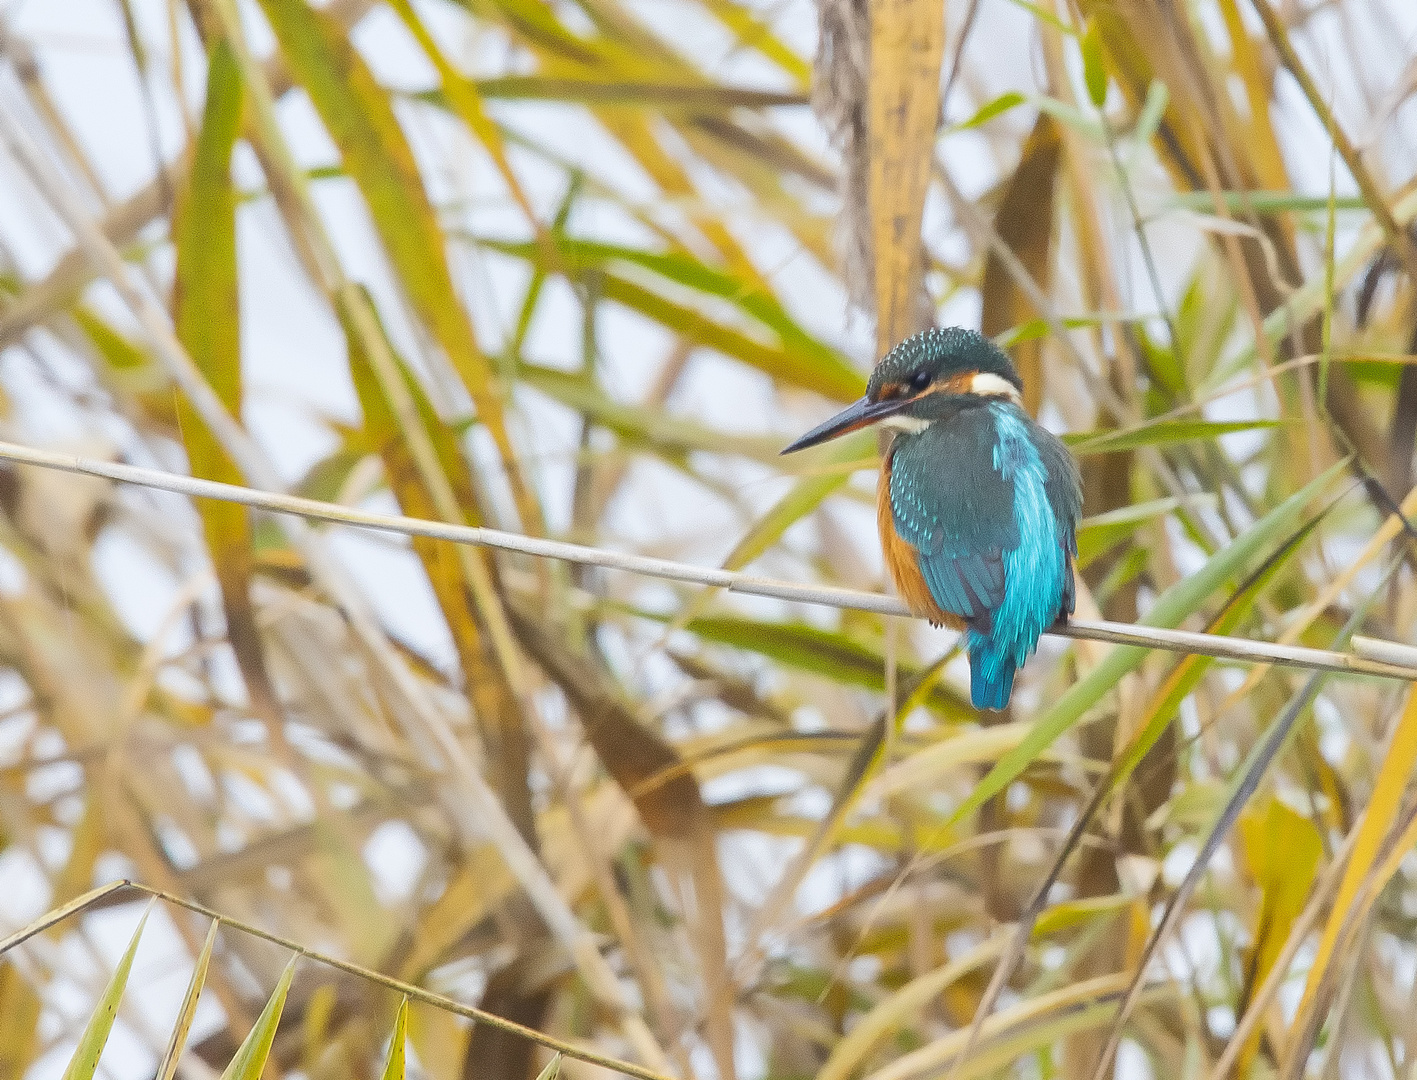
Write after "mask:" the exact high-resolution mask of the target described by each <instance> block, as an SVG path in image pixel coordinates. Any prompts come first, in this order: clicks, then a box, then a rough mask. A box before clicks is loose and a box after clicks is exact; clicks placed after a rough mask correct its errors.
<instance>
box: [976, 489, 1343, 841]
mask: <svg viewBox="0 0 1417 1080" xmlns="http://www.w3.org/2000/svg"><path fill="white" fill-rule="evenodd" d="M1345 465H1346V463H1344V462H1340V463H1339V464H1337V465H1334V466H1332V467H1331V468H1329V469H1328V470H1327V471H1325V472H1324V473H1323V474H1322V475H1320V476H1318V477H1317V478H1315V479H1314V480H1312V481H1311V482H1310V483H1309V484H1308V485H1306V486H1305V487H1304V488H1302V489H1301V490H1299V491H1297V492H1295V493H1294V494H1293V495H1291V496H1289V498H1287V499H1286V500H1284V502H1282V503H1281V504H1280V505H1279V506H1277V507H1275V508H1274V509H1273V510H1271V511H1270V512H1269V513H1268V514H1266V515H1265V516H1264V517H1263V518H1261V519H1260V520H1259V521H1257V522H1255V523H1254V525H1252V526H1251V527H1250V528H1249V529H1247V530H1246V531H1245V532H1244V533H1242V534H1241V535H1240V536H1237V537H1236V538H1235V539H1234V540H1233V541H1232V542H1231V543H1230V544H1229V546H1227V547H1225V548H1222V549H1221V550H1220V551H1218V552H1216V553H1215V554H1214V555H1212V556H1211V557H1210V559H1209V560H1208V561H1207V562H1206V564H1205V566H1203V567H1202V568H1201V569H1200V571H1199V572H1197V573H1195V574H1192V575H1191V576H1190V577H1188V578H1185V579H1184V580H1182V581H1180V582H1178V583H1177V584H1175V585H1173V586H1172V587H1171V588H1170V589H1168V590H1167V591H1166V592H1165V593H1163V594H1162V595H1161V596H1160V597H1158V598H1157V600H1156V603H1155V604H1153V605H1152V608H1151V610H1150V611H1149V612H1147V615H1146V617H1145V619H1143V620H1142V623H1143V625H1148V626H1165V627H1172V626H1176V625H1177V624H1178V623H1179V622H1180V621H1181V620H1182V619H1184V618H1185V617H1186V616H1187V615H1189V614H1190V613H1191V612H1193V611H1195V610H1196V609H1197V608H1198V607H1199V606H1200V605H1201V604H1203V603H1204V602H1205V601H1206V600H1207V599H1208V598H1209V597H1210V595H1211V594H1212V593H1213V592H1214V591H1215V590H1216V589H1217V588H1219V587H1220V586H1221V585H1222V584H1223V583H1224V582H1225V581H1226V580H1228V579H1229V578H1231V577H1233V576H1235V575H1236V574H1238V573H1241V572H1243V569H1244V566H1245V564H1246V563H1247V562H1249V561H1250V560H1251V559H1253V558H1254V557H1255V556H1256V555H1257V554H1258V553H1259V551H1260V550H1261V549H1262V548H1263V547H1264V546H1265V545H1267V544H1272V543H1274V541H1275V540H1276V539H1278V538H1280V537H1283V536H1284V535H1285V534H1286V533H1288V532H1289V531H1291V530H1292V529H1293V526H1294V521H1295V519H1296V518H1297V517H1298V516H1299V515H1300V514H1301V513H1302V512H1303V511H1304V508H1305V507H1306V506H1308V505H1309V504H1310V503H1311V502H1312V501H1313V500H1314V499H1315V498H1316V497H1317V496H1318V495H1319V494H1321V493H1322V492H1323V491H1324V490H1325V489H1326V488H1327V487H1328V486H1329V485H1330V484H1332V483H1333V481H1334V479H1335V478H1336V477H1337V476H1338V475H1339V473H1340V472H1341V471H1342V469H1343V468H1344V467H1345ZM1146 654H1147V650H1146V649H1143V648H1141V647H1139V646H1133V645H1123V646H1118V647H1117V648H1114V649H1113V650H1112V651H1111V652H1110V653H1108V654H1107V657H1106V658H1105V659H1104V660H1103V661H1102V662H1101V663H1100V664H1098V665H1097V666H1096V667H1094V668H1093V669H1092V670H1091V671H1090V672H1088V673H1087V675H1085V676H1084V677H1083V678H1082V679H1080V680H1079V681H1078V682H1076V683H1074V684H1073V685H1072V687H1071V688H1069V690H1068V692H1067V693H1065V694H1064V695H1063V696H1062V698H1060V699H1059V700H1058V702H1057V703H1056V704H1054V705H1053V707H1052V708H1051V709H1049V710H1047V711H1046V712H1045V713H1044V714H1043V715H1042V716H1041V717H1039V718H1038V720H1037V721H1036V722H1035V723H1034V726H1033V731H1032V732H1031V733H1030V735H1029V737H1028V738H1027V739H1025V740H1024V742H1023V743H1021V744H1020V745H1019V747H1018V748H1017V749H1016V750H1013V751H1011V752H1010V753H1008V754H1006V755H1005V756H1004V757H1003V758H1001V759H1000V761H999V763H998V764H997V765H995V766H994V768H993V769H992V770H990V772H989V775H987V776H986V777H984V779H983V780H982V781H980V783H979V786H978V787H976V788H975V789H974V790H973V791H972V792H970V794H969V797H968V798H967V799H965V801H964V802H963V803H961V804H960V807H959V809H958V810H956V811H955V814H954V817H953V819H952V820H955V821H958V820H959V819H960V818H963V817H964V816H966V815H967V814H970V813H972V812H973V811H974V810H976V809H978V808H979V807H980V806H981V805H983V803H984V802H986V801H987V800H988V799H990V798H991V797H993V796H994V795H997V794H998V793H999V792H1000V791H1002V790H1003V789H1004V788H1005V787H1007V786H1008V785H1009V784H1010V783H1011V782H1012V781H1013V780H1014V779H1015V778H1016V777H1017V776H1018V775H1019V774H1020V773H1021V772H1023V770H1024V769H1025V768H1027V767H1028V763H1029V762H1030V761H1031V760H1033V758H1034V756H1035V755H1037V754H1038V753H1039V751H1041V750H1043V748H1044V747H1046V746H1049V745H1050V744H1051V743H1052V742H1053V740H1054V739H1056V738H1057V737H1058V736H1059V735H1061V734H1062V733H1063V732H1064V731H1066V730H1067V729H1068V728H1070V727H1071V726H1072V725H1073V724H1074V723H1076V722H1077V721H1078V719H1079V718H1080V717H1081V716H1082V715H1083V713H1085V712H1086V711H1087V710H1088V709H1090V708H1092V706H1093V705H1095V704H1096V703H1097V702H1098V700H1100V699H1101V698H1102V696H1103V695H1105V694H1106V693H1107V692H1108V691H1109V690H1111V689H1112V688H1113V687H1115V686H1116V685H1117V682H1118V681H1119V680H1120V679H1121V678H1122V676H1123V675H1125V674H1127V673H1128V672H1130V671H1131V670H1133V669H1134V668H1135V667H1137V665H1139V664H1140V663H1141V662H1142V660H1144V659H1145V658H1146Z"/></svg>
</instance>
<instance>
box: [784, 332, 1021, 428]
mask: <svg viewBox="0 0 1417 1080" xmlns="http://www.w3.org/2000/svg"><path fill="white" fill-rule="evenodd" d="M1022 390H1023V382H1022V381H1021V380H1020V379H1019V377H1018V372H1017V371H1016V370H1015V369H1014V365H1013V361H1012V360H1010V359H1009V357H1008V354H1007V353H1005V352H1004V350H1003V349H1001V348H999V347H998V346H997V345H995V344H994V343H993V342H992V341H990V340H989V339H988V338H987V337H985V336H984V335H983V334H980V333H977V332H976V331H974V330H963V329H961V328H959V327H955V326H951V327H946V328H945V329H943V330H924V331H922V332H920V333H918V334H913V335H911V336H910V337H908V338H906V339H905V340H904V341H902V342H901V343H900V344H899V345H897V346H896V347H895V348H894V349H892V350H891V351H890V352H888V353H886V355H885V356H883V357H882V358H881V362H880V363H879V364H877V365H876V370H875V371H873V372H872V373H871V380H870V382H868V383H867V384H866V396H865V397H863V398H862V399H861V400H860V401H857V402H855V403H854V404H852V405H850V406H848V407H847V408H845V409H843V410H842V411H841V412H839V413H837V414H836V415H835V416H833V417H832V418H831V419H830V420H828V421H827V422H826V423H824V424H821V425H819V426H817V427H815V428H813V429H812V430H811V431H809V432H807V434H805V435H803V436H802V437H801V438H800V439H798V440H797V441H796V442H794V443H793V444H792V445H791V446H789V447H787V449H785V450H783V453H784V454H790V453H793V452H794V451H797V450H805V449H807V447H809V446H816V445H818V444H819V443H824V442H826V441H827V440H828V439H835V438H837V437H838V436H841V435H845V434H847V432H851V431H856V430H858V429H860V428H863V427H867V426H868V425H871V424H886V425H888V426H890V427H896V428H900V429H902V430H905V431H920V430H923V429H924V428H925V427H926V426H928V425H929V424H930V423H931V422H933V421H935V420H939V419H941V418H942V417H944V416H946V415H948V414H949V412H950V411H951V410H952V409H956V408H958V407H959V406H960V405H961V404H963V403H964V402H963V400H962V399H968V398H974V399H979V398H1005V399H1007V400H1009V401H1012V402H1014V403H1016V404H1017V403H1018V402H1019V401H1021V399H1022Z"/></svg>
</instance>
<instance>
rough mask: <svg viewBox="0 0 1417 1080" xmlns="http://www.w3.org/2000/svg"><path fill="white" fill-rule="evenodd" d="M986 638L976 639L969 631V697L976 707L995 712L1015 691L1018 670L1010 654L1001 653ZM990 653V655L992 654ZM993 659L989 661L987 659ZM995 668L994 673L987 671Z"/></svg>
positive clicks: (1006, 702) (1002, 706) (1002, 707)
mask: <svg viewBox="0 0 1417 1080" xmlns="http://www.w3.org/2000/svg"><path fill="white" fill-rule="evenodd" d="M987 640H988V639H978V640H976V635H973V634H971V635H970V642H969V699H970V700H971V701H972V702H974V707H975V708H976V709H993V710H995V711H996V712H997V711H999V710H1001V709H1004V708H1006V707H1007V706H1008V704H1009V698H1010V697H1012V696H1013V692H1014V672H1015V671H1016V670H1018V668H1017V665H1015V664H1014V662H1013V658H1012V657H1008V656H1000V655H998V653H997V652H994V650H993V649H991V648H990V647H989V644H992V643H989V644H986V642H987ZM991 654H992V655H991ZM989 661H992V663H988V662H989ZM986 666H987V667H992V668H993V669H994V671H993V674H992V675H991V674H989V673H988V672H987V671H986Z"/></svg>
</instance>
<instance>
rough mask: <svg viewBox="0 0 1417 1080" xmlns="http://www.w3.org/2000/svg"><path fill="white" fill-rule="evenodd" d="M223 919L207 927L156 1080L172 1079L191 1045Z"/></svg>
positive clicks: (214, 921) (159, 1064)
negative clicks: (213, 948)
mask: <svg viewBox="0 0 1417 1080" xmlns="http://www.w3.org/2000/svg"><path fill="white" fill-rule="evenodd" d="M220 927H221V923H219V922H217V921H216V920H215V919H213V920H212V925H211V927H210V929H208V930H207V939H206V941H205V942H203V944H202V951H201V952H200V953H198V954H197V963H196V964H195V965H194V966H193V968H192V978H191V980H190V981H189V982H188V983H187V993H186V994H184V995H183V997H182V1008H181V1009H180V1010H178V1013H177V1022H176V1023H175V1024H173V1025H172V1034H171V1036H169V1037H168V1040H167V1050H166V1051H165V1052H164V1053H163V1055H162V1061H160V1062H159V1063H158V1067H157V1073H156V1080H172V1078H173V1077H174V1076H176V1075H177V1063H178V1061H180V1060H181V1058H182V1051H183V1050H184V1049H185V1048H186V1046H187V1034H188V1032H190V1031H191V1030H192V1020H193V1019H194V1018H195V1017H196V1015H197V1001H198V1000H199V999H200V998H201V996H202V987H203V986H204V985H205V984H206V981H207V966H208V965H209V964H210V963H211V959H212V947H213V946H214V945H216V934H217V930H218V929H219V928H220Z"/></svg>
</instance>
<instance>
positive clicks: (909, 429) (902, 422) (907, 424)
mask: <svg viewBox="0 0 1417 1080" xmlns="http://www.w3.org/2000/svg"><path fill="white" fill-rule="evenodd" d="M929 426H930V421H928V420H921V419H919V418H918V417H915V416H902V415H901V414H900V413H896V414H895V415H894V416H888V417H886V418H885V419H884V420H882V421H881V427H883V428H890V429H891V430H892V431H903V432H905V433H906V434H907V435H919V434H920V433H921V432H922V431H924V430H925V429H926V428H927V427H929Z"/></svg>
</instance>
